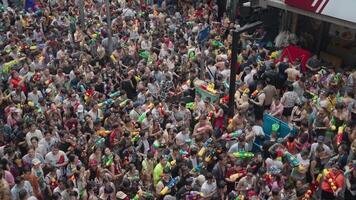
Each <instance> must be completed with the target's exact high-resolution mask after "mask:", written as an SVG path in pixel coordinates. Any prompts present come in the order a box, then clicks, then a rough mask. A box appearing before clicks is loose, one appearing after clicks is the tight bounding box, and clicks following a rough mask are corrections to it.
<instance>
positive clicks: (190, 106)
mask: <svg viewBox="0 0 356 200" xmlns="http://www.w3.org/2000/svg"><path fill="white" fill-rule="evenodd" d="M185 108H187V109H189V110H194V109H195V102H190V103H187V104H185Z"/></svg>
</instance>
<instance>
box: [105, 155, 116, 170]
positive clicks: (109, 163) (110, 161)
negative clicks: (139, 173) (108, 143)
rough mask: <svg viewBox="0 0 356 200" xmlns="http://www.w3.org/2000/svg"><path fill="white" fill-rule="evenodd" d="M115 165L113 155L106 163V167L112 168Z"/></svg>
mask: <svg viewBox="0 0 356 200" xmlns="http://www.w3.org/2000/svg"><path fill="white" fill-rule="evenodd" d="M113 163H114V156H113V155H112V154H111V155H110V156H109V159H108V160H107V161H106V162H105V166H106V167H109V166H111V165H112V164H113Z"/></svg>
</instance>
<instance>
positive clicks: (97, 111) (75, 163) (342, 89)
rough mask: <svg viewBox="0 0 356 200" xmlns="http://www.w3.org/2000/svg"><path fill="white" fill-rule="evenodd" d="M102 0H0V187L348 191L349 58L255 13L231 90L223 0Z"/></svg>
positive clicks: (140, 194) (283, 194) (228, 24)
mask: <svg viewBox="0 0 356 200" xmlns="http://www.w3.org/2000/svg"><path fill="white" fill-rule="evenodd" d="M192 2H193V3H192ZM81 3H82V4H81ZM109 4H110V5H109V8H108V7H106V4H104V1H102V0H101V1H83V2H82V1H64V0H57V1H54V0H51V1H39V0H26V1H22V3H21V2H20V1H2V4H1V5H0V11H1V12H0V32H1V34H0V47H2V48H1V49H2V50H3V51H1V52H0V54H1V59H0V157H1V161H0V199H4V200H8V199H14V200H18V199H21V200H22V199H24V200H34V199H39V200H42V199H55V200H56V199H64V200H71V199H73V200H74V199H83V200H96V199H111V200H112V199H124V200H128V199H141V200H150V199H162V200H163V199H189V200H192V199H211V200H217V199H219V200H220V199H221V200H226V199H239V198H243V199H246V200H253V199H261V200H264V199H297V198H298V199H308V198H307V197H308V195H309V197H310V199H312V198H314V199H317V198H320V197H319V196H320V195H321V199H336V198H340V199H341V198H344V199H354V197H355V187H354V182H355V180H354V177H355V161H356V157H355V155H356V141H355V139H356V129H355V123H354V122H355V116H356V115H355V113H356V103H355V102H356V100H355V97H356V96H355V92H354V91H355V88H356V87H355V83H356V81H355V80H356V72H355V69H354V68H352V67H351V68H336V67H334V66H333V65H332V64H328V65H324V62H323V61H322V60H321V59H320V58H318V57H317V56H312V57H311V58H306V59H308V61H307V62H306V63H304V62H302V61H301V58H293V56H290V55H288V56H284V57H283V58H282V57H281V55H283V53H281V52H283V50H284V49H283V48H282V47H276V46H275V45H274V44H273V42H269V40H270V38H272V37H274V36H275V35H274V32H269V31H267V30H269V29H270V27H266V26H267V25H266V26H264V27H259V28H257V29H256V30H252V31H251V33H242V34H241V36H242V37H241V39H240V40H239V42H238V45H239V49H240V50H241V51H240V53H239V55H238V56H237V60H238V66H236V67H238V68H239V69H240V72H241V73H240V74H238V75H237V77H236V83H237V85H238V89H237V90H236V91H234V92H235V93H234V94H233V98H234V100H235V102H233V103H231V101H229V100H231V99H230V97H229V95H230V94H229V90H230V89H231V88H230V85H229V84H228V83H229V82H231V81H234V80H230V77H229V75H230V72H231V69H230V67H229V66H230V64H231V63H230V62H231V51H230V49H231V47H232V46H233V45H236V44H232V34H231V31H230V30H231V29H233V28H236V27H238V26H243V23H244V20H238V21H232V20H230V19H229V18H228V16H227V15H226V14H225V12H226V5H227V3H226V1H212V0H199V1H188V0H182V1H175V0H159V1H153V0H148V1H146V0H145V1H143V0H120V1H110V2H109ZM107 11H108V12H110V14H111V23H110V20H109V19H108V17H107V16H105V14H103V13H107ZM110 26H111V27H110ZM206 30H209V31H208V34H206ZM297 45H298V44H297ZM322 66H325V67H322ZM305 69H306V71H304V70H305ZM271 121H273V123H271ZM323 172H325V173H323ZM320 177H322V178H321V179H320ZM330 180H331V181H330ZM309 191H312V194H310V192H309Z"/></svg>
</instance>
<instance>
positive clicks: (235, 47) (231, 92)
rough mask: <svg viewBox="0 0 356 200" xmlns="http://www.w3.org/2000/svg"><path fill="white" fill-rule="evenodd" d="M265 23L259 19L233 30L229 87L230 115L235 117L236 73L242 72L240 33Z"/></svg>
mask: <svg viewBox="0 0 356 200" xmlns="http://www.w3.org/2000/svg"><path fill="white" fill-rule="evenodd" d="M262 24H263V23H262V22H261V21H257V22H254V23H250V24H246V25H245V26H243V27H241V28H238V29H237V30H233V31H232V51H231V66H230V87H229V104H228V106H229V113H228V116H229V117H233V116H234V114H235V112H234V110H235V92H236V74H238V73H240V66H237V54H238V42H239V37H240V34H241V33H243V32H246V31H250V30H253V29H255V28H257V27H258V26H261V25H262Z"/></svg>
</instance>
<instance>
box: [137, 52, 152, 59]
mask: <svg viewBox="0 0 356 200" xmlns="http://www.w3.org/2000/svg"><path fill="white" fill-rule="evenodd" d="M138 55H139V56H140V57H141V58H143V59H146V60H147V59H148V57H150V52H148V51H141V52H140V53H139V54H138Z"/></svg>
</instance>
